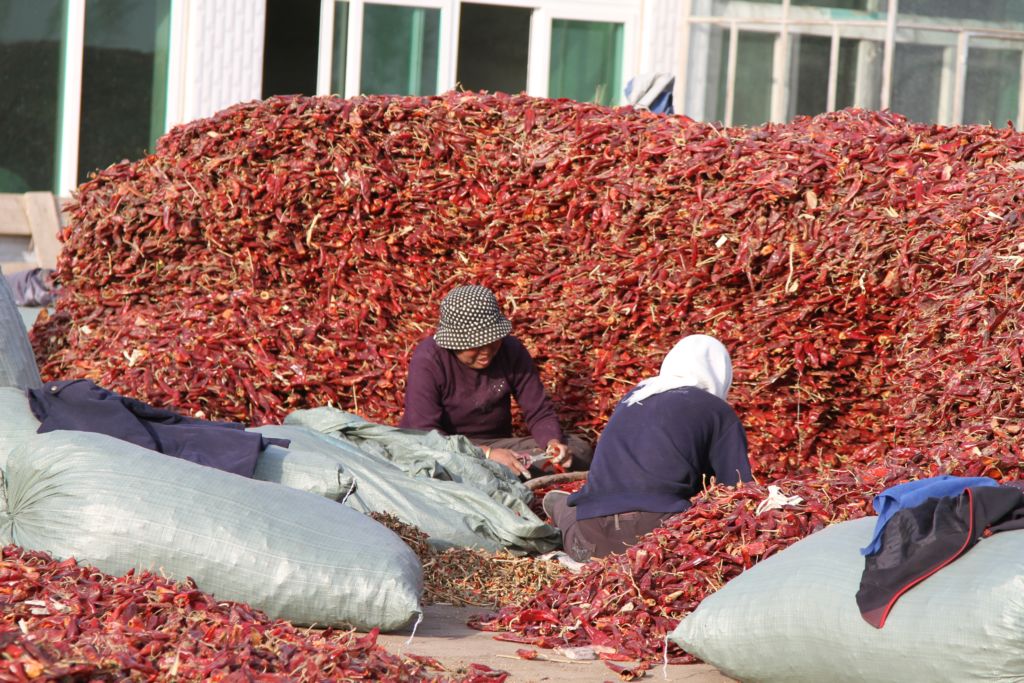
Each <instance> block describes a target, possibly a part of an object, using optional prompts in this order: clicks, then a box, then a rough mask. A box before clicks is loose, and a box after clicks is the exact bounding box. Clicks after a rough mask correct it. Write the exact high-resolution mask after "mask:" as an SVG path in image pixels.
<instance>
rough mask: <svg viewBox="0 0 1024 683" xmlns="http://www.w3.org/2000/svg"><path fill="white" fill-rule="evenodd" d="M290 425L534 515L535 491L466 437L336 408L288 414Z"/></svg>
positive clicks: (411, 471)
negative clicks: (381, 421) (395, 424)
mask: <svg viewBox="0 0 1024 683" xmlns="http://www.w3.org/2000/svg"><path fill="white" fill-rule="evenodd" d="M284 423H285V424H286V425H301V426H303V427H309V428H310V429H313V430H315V431H318V432H321V433H322V434H329V435H330V436H333V437H336V438H338V439H341V440H343V441H347V442H348V443H350V444H352V445H354V446H356V447H358V448H359V449H360V450H363V451H366V452H367V453H370V454H372V455H376V456H378V457H379V458H381V459H383V460H387V461H388V462H390V463H393V464H394V465H395V466H396V467H398V468H399V469H401V470H402V471H403V472H405V473H406V474H408V475H410V476H413V477H426V478H429V479H441V480H446V481H454V482H457V483H459V484H465V485H467V486H471V487H473V488H475V489H477V490H478V491H481V492H483V493H486V494H487V495H488V496H490V497H491V498H493V499H494V500H495V501H497V502H498V503H500V504H501V505H504V506H505V507H507V508H509V509H511V510H512V511H514V512H516V513H518V514H526V513H529V512H530V507H529V503H530V501H531V500H533V492H532V491H531V490H530V489H528V488H526V486H524V485H523V483H522V482H521V481H520V480H519V477H518V476H516V475H515V474H514V473H513V472H512V470H510V469H509V468H507V467H505V466H504V465H502V464H500V463H497V462H494V461H493V460H488V459H487V458H486V457H484V452H483V450H481V449H480V448H479V447H478V446H475V445H474V444H473V442H472V441H470V440H469V439H467V438H466V437H464V436H460V435H450V436H449V435H445V434H442V433H441V432H438V431H437V430H430V431H422V430H418V429H401V428H399V427H391V426H389V425H384V424H378V423H376V422H370V421H369V420H366V419H364V418H362V417H360V416H358V415H355V414H353V413H346V412H344V411H342V410H338V409H337V408H332V407H321V408H312V409H310V410H297V411H295V412H293V413H291V414H289V415H288V416H286V417H285V419H284Z"/></svg>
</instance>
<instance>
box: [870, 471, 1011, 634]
mask: <svg viewBox="0 0 1024 683" xmlns="http://www.w3.org/2000/svg"><path fill="white" fill-rule="evenodd" d="M1022 528H1024V492H1022V491H1021V489H1020V488H1017V487H1014V486H981V487H970V488H967V489H965V490H964V491H963V493H961V494H960V495H958V496H947V497H939V498H928V499H927V500H926V501H925V502H923V503H921V504H920V505H917V506H915V507H911V508H905V509H902V510H900V511H899V512H897V513H896V514H894V515H893V516H892V518H891V519H890V520H889V521H888V523H887V524H886V525H885V528H884V529H883V530H882V543H881V549H880V550H879V551H878V552H876V553H873V554H871V555H869V556H867V557H866V558H865V560H864V572H863V574H861V581H860V589H859V590H858V591H857V606H858V607H859V608H860V613H861V616H862V617H863V618H864V620H865V621H867V622H868V623H869V624H871V625H872V626H874V627H875V628H882V626H884V625H885V619H886V617H887V616H888V615H889V612H890V611H891V610H892V608H893V605H894V604H895V603H896V601H897V600H898V599H899V598H900V596H902V595H903V594H904V593H906V592H907V591H908V590H910V589H911V588H913V587H914V586H915V585H917V584H918V583H921V582H922V581H924V580H925V579H927V578H928V577H929V576H931V575H932V574H934V573H935V572H937V571H939V570H940V569H942V568H943V567H945V566H946V565H948V564H950V563H951V562H953V561H954V560H956V559H957V558H958V557H960V556H961V555H963V554H964V553H966V552H967V551H968V550H970V549H971V548H972V547H974V545H975V544H977V542H978V541H979V540H981V538H983V537H984V536H988V535H991V534H993V533H996V532H999V531H1009V530H1012V529H1022Z"/></svg>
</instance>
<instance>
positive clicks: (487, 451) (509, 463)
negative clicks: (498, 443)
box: [483, 446, 530, 479]
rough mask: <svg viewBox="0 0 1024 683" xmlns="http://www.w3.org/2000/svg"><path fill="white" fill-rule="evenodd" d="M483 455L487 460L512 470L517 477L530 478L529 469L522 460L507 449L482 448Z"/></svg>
mask: <svg viewBox="0 0 1024 683" xmlns="http://www.w3.org/2000/svg"><path fill="white" fill-rule="evenodd" d="M483 449H484V455H486V456H487V459H488V460H493V461H494V462H496V463H500V464H502V465H504V466H505V467H507V468H509V469H510V470H512V471H513V472H514V473H515V474H516V475H517V476H520V477H523V476H525V477H526V478H527V479H529V477H530V469H529V467H527V466H526V465H524V464H523V461H522V459H521V458H520V457H519V454H517V453H516V452H515V451H513V450H511V449H509V448H490V447H489V446H484V447H483Z"/></svg>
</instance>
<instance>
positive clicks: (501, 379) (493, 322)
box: [399, 285, 592, 476]
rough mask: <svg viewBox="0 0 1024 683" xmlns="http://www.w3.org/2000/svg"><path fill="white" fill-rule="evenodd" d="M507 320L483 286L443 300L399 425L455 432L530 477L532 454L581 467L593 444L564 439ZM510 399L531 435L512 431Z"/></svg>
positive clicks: (413, 368) (415, 362) (416, 354)
mask: <svg viewBox="0 0 1024 683" xmlns="http://www.w3.org/2000/svg"><path fill="white" fill-rule="evenodd" d="M511 332H512V323H510V322H509V320H508V318H506V317H505V315H504V314H503V313H502V311H501V307H500V306H499V305H498V300H497V298H496V297H495V296H494V292H492V291H491V290H490V289H488V288H487V287H483V286H481V285H462V286H459V287H456V288H455V289H453V290H451V291H450V292H449V293H448V295H447V296H445V297H444V299H443V300H442V301H441V317H440V320H439V321H438V325H437V329H436V330H435V332H434V334H433V335H431V336H429V337H427V338H426V339H424V340H423V341H421V342H420V343H419V344H418V345H417V346H416V349H415V350H414V351H413V354H412V359H411V360H410V362H409V376H408V379H407V380H406V391H405V413H404V414H403V415H402V420H401V422H400V423H399V426H401V427H404V428H406V429H422V430H431V429H436V430H437V431H439V432H441V433H443V434H461V435H463V436H466V437H468V438H469V439H470V440H472V441H473V443H475V444H476V445H478V446H480V447H481V448H482V449H483V451H484V453H485V454H486V455H487V457H488V458H490V459H492V460H494V461H496V462H499V463H501V464H503V465H505V466H506V467H508V468H509V469H511V470H512V471H513V472H515V473H516V474H519V475H523V476H530V472H529V469H528V463H529V462H530V455H531V454H535V455H539V454H541V453H545V452H546V453H547V454H548V455H549V456H550V458H551V461H552V462H554V463H556V464H558V465H569V464H570V463H571V464H572V466H574V467H578V468H585V467H586V465H587V464H588V463H589V462H590V456H591V454H592V449H591V448H590V446H589V445H588V444H587V443H586V442H584V441H583V440H582V439H579V438H576V437H570V438H569V439H568V443H566V441H567V440H566V437H565V436H564V435H563V432H562V428H561V426H560V425H559V422H558V417H557V416H556V415H555V411H554V407H553V406H552V404H551V400H550V399H549V398H548V396H547V394H546V393H545V391H544V386H543V384H542V383H541V381H540V376H539V375H538V374H537V369H536V366H535V365H534V363H533V358H532V357H531V356H530V352H529V351H527V350H526V347H525V346H523V343H522V342H521V341H519V340H518V339H516V338H515V337H514V336H512V335H511ZM513 396H514V397H515V399H516V402H517V403H518V404H519V408H520V410H521V411H522V414H523V418H524V420H525V422H526V426H527V428H528V429H529V430H530V437H514V436H513V435H512V397H513Z"/></svg>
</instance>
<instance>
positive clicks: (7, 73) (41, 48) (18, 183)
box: [0, 0, 65, 192]
mask: <svg viewBox="0 0 1024 683" xmlns="http://www.w3.org/2000/svg"><path fill="white" fill-rule="evenodd" d="M64 21H65V20H64V3H63V2H62V0H34V1H33V2H25V1H24V0H0V93H3V104H2V105H0V192H28V191H35V190H51V191H53V190H55V189H56V156H57V139H58V121H59V116H58V112H59V111H60V93H61V45H62V41H63V37H64Z"/></svg>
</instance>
